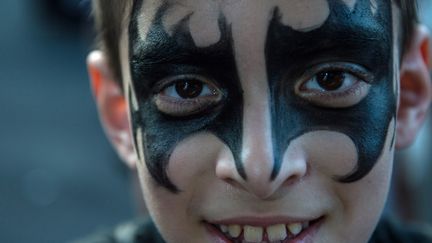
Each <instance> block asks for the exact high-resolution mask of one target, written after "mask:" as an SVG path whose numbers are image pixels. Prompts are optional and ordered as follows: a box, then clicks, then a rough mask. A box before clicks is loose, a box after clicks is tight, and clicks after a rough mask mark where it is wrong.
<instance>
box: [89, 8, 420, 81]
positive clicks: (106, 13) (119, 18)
mask: <svg viewBox="0 0 432 243" xmlns="http://www.w3.org/2000/svg"><path fill="white" fill-rule="evenodd" d="M129 1H131V0H92V2H93V16H94V19H95V26H96V32H97V34H98V41H97V43H98V46H99V48H101V49H102V50H103V51H104V52H105V53H106V55H107V58H108V61H109V65H110V66H111V70H112V72H113V75H114V79H115V80H116V81H118V82H121V80H122V73H121V66H120V54H119V50H120V48H119V43H120V36H121V34H122V30H123V28H124V27H125V26H123V25H124V24H125V23H123V20H124V19H125V16H127V14H129V13H126V10H127V4H128V3H130V2H129ZM394 1H395V2H396V4H397V5H398V6H399V8H400V9H401V26H402V36H401V47H402V51H404V50H406V49H407V47H408V46H409V44H410V40H411V36H412V34H413V31H414V28H415V25H416V24H417V22H418V16H417V1H416V0H394Z"/></svg>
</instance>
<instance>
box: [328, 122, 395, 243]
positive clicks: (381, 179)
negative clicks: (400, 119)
mask: <svg viewBox="0 0 432 243" xmlns="http://www.w3.org/2000/svg"><path fill="white" fill-rule="evenodd" d="M394 128H395V120H394V119H393V120H392V121H391V123H390V125H389V129H388V132H387V136H386V140H385V141H386V142H385V146H384V148H383V150H382V152H381V156H380V157H379V159H378V161H377V163H376V165H375V167H374V168H373V170H372V171H371V172H370V173H369V174H368V175H367V176H365V177H364V178H362V179H361V180H359V181H357V182H354V183H349V184H341V183H337V184H336V187H335V190H336V191H335V193H337V195H338V198H339V199H340V200H341V202H340V203H341V205H343V208H344V210H342V211H341V212H340V213H344V214H345V216H344V217H345V218H346V221H347V222H348V224H347V225H345V226H343V227H342V226H340V225H335V227H336V228H338V229H339V231H340V234H341V235H345V239H348V240H347V241H346V242H358V239H362V238H365V237H367V236H368V235H370V234H371V233H372V231H373V229H374V228H375V225H376V224H377V222H378V220H379V218H380V216H381V213H382V210H383V208H384V205H385V201H386V198H387V194H388V190H389V185H390V179H391V173H392V166H393V152H394V148H393V146H392V140H393V136H394ZM347 229H350V230H349V231H348V232H354V233H351V234H346V233H344V232H347Z"/></svg>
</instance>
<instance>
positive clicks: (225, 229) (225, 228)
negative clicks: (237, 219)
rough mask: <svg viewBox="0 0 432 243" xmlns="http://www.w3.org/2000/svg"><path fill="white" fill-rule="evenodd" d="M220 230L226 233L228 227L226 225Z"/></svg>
mask: <svg viewBox="0 0 432 243" xmlns="http://www.w3.org/2000/svg"><path fill="white" fill-rule="evenodd" d="M220 229H221V231H222V232H224V233H226V232H228V226H226V225H221V226H220Z"/></svg>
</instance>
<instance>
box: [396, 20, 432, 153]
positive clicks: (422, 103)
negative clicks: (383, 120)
mask: <svg viewBox="0 0 432 243" xmlns="http://www.w3.org/2000/svg"><path fill="white" fill-rule="evenodd" d="M411 40H412V41H411V45H410V47H409V49H408V50H407V51H406V53H405V55H404V57H403V58H402V64H401V80H400V98H399V99H400V100H399V111H398V116H397V121H398V125H397V140H396V148H398V149H401V148H405V147H407V146H409V145H411V144H412V142H413V141H414V139H415V137H416V135H417V133H418V131H419V129H420V128H421V125H422V123H423V121H424V119H425V116H426V113H427V110H428V108H429V106H430V104H431V97H432V84H431V76H430V75H431V74H430V71H431V63H430V53H429V44H430V43H429V41H430V35H429V32H428V30H427V28H426V27H425V26H422V25H418V26H417V27H416V29H415V30H414V33H413V37H412V39H411Z"/></svg>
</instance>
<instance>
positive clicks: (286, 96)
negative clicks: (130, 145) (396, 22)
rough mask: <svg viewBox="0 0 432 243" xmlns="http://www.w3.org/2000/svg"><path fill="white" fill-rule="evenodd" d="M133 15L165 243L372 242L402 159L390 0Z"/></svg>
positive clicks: (174, 7)
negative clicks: (396, 158) (396, 159)
mask: <svg viewBox="0 0 432 243" xmlns="http://www.w3.org/2000/svg"><path fill="white" fill-rule="evenodd" d="M131 11H132V17H131V20H130V27H129V30H128V31H127V33H126V32H125V35H124V36H123V42H122V44H123V49H122V57H123V58H122V62H123V66H124V68H123V73H124V80H125V92H126V93H125V94H126V96H127V98H128V100H129V106H130V112H131V113H130V114H131V121H132V126H133V137H134V141H135V146H136V149H137V151H138V157H139V160H140V163H138V171H139V173H140V178H141V184H142V187H143V190H144V194H145V199H146V203H147V206H148V208H149V210H150V212H151V214H152V217H153V219H154V220H155V222H156V224H157V225H158V227H159V229H160V231H161V233H162V235H163V236H164V237H165V238H166V240H167V241H168V242H201V243H202V242H243V241H246V242H262V241H265V242H281V241H282V242H314V243H318V242H366V241H367V239H368V238H369V236H370V234H371V233H372V231H373V229H374V227H375V225H376V223H377V221H378V219H379V217H380V214H381V211H382V209H383V205H384V202H385V198H386V196H387V191H388V186H389V180H390V173H391V167H392V160H393V155H392V154H393V150H394V135H395V117H396V108H397V96H398V94H397V90H398V88H397V87H398V85H397V82H396V80H397V79H398V77H397V73H398V70H399V66H398V56H399V54H398V48H397V45H398V44H397V41H396V39H397V38H394V36H397V34H398V33H396V32H395V31H394V29H397V28H394V26H393V24H392V15H393V14H395V13H396V11H393V7H392V4H391V3H390V1H373V0H271V1H259V0H256V1H255V0H248V1H242V0H218V1H215V0H182V1H176V0H167V1H159V0H154V1H153V0H146V1H141V0H139V1H136V3H135V4H134V6H133V7H132V10H131ZM287 239H295V240H290V241H287Z"/></svg>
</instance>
